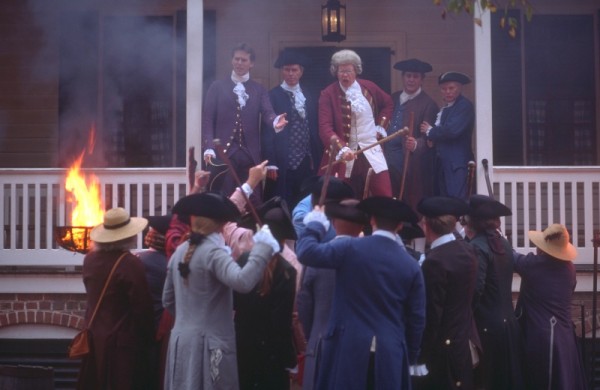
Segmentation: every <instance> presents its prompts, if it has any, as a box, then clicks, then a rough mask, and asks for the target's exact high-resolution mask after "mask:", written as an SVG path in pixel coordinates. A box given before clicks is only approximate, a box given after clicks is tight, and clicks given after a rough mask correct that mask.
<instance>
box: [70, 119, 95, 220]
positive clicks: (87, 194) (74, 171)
mask: <svg viewBox="0 0 600 390" xmlns="http://www.w3.org/2000/svg"><path fill="white" fill-rule="evenodd" d="M95 130H96V129H95V127H94V126H92V128H91V130H90V137H89V140H88V145H87V151H88V153H89V154H91V153H92V152H93V150H94V144H95V141H96V138H95V133H96V131H95ZM84 154H85V149H84V150H83V151H82V152H81V154H80V155H79V157H78V158H77V160H75V162H74V163H73V165H71V167H70V168H69V171H68V174H67V180H66V183H65V189H66V190H67V191H69V192H70V193H71V195H72V196H73V198H72V199H71V202H72V203H73V205H74V208H73V212H72V214H71V226H96V225H98V224H100V223H101V222H102V220H103V216H104V211H103V210H104V207H103V205H102V199H101V197H100V182H99V180H98V178H97V177H96V176H95V175H93V174H91V175H89V177H85V175H84V174H83V172H81V170H80V168H81V163H82V161H83V156H84Z"/></svg>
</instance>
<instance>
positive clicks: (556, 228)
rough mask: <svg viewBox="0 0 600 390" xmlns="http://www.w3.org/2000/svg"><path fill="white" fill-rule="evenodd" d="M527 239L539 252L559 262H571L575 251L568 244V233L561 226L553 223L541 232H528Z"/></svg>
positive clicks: (575, 255) (571, 245)
mask: <svg viewBox="0 0 600 390" xmlns="http://www.w3.org/2000/svg"><path fill="white" fill-rule="evenodd" d="M528 236H529V239H530V240H531V242H533V244H534V245H535V246H536V247H538V248H539V249H540V250H542V251H544V252H546V253H547V254H549V255H550V256H552V257H554V258H557V259H559V260H565V261H573V260H575V258H576V257H577V249H576V248H575V247H574V246H573V244H571V243H570V242H569V232H568V231H567V228H566V227H564V226H563V225H561V224H558V223H554V224H552V225H550V226H548V227H547V228H546V230H544V231H543V232H540V231H536V230H530V231H529V234H528Z"/></svg>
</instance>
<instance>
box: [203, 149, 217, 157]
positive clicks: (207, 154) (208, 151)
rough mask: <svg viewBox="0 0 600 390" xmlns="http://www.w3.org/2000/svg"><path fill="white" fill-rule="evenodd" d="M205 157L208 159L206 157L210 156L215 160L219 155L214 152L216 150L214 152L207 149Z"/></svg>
mask: <svg viewBox="0 0 600 390" xmlns="http://www.w3.org/2000/svg"><path fill="white" fill-rule="evenodd" d="M203 156H204V157H206V156H210V157H212V158H215V157H217V155H216V154H215V151H214V150H212V149H206V150H205V151H204V154H203Z"/></svg>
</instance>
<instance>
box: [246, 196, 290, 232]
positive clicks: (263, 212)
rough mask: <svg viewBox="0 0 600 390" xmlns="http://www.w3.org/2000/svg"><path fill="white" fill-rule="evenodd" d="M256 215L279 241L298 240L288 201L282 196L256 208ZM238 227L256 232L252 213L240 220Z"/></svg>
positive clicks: (275, 197)
mask: <svg viewBox="0 0 600 390" xmlns="http://www.w3.org/2000/svg"><path fill="white" fill-rule="evenodd" d="M256 214H258V217H259V218H260V219H261V221H262V222H263V223H265V224H267V225H269V228H270V230H271V233H273V236H274V237H275V238H276V239H277V240H296V239H297V238H298V237H297V236H296V230H295V229H294V224H293V223H292V218H291V217H290V211H289V208H288V206H287V203H286V201H285V200H284V199H283V198H282V197H280V196H274V197H273V198H271V199H269V200H267V201H266V202H264V203H263V204H261V205H260V206H258V207H257V208H256ZM238 226H240V227H243V228H246V229H251V230H256V221H255V220H254V216H253V215H252V214H250V213H248V214H245V215H244V216H242V218H241V219H240V222H239V223H238Z"/></svg>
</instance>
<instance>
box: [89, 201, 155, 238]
mask: <svg viewBox="0 0 600 390" xmlns="http://www.w3.org/2000/svg"><path fill="white" fill-rule="evenodd" d="M147 225H148V220H147V219H146V218H137V217H130V216H129V213H128V212H127V211H126V210H125V209H124V208H122V207H116V208H114V209H110V210H108V211H107V212H106V213H104V223H101V224H100V225H98V226H96V227H95V228H93V229H92V231H91V232H90V238H91V239H92V241H96V242H102V243H107V242H116V241H121V240H124V239H126V238H129V237H133V236H135V235H136V234H138V233H139V232H141V231H142V230H144V229H145V228H146V226H147Z"/></svg>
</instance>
